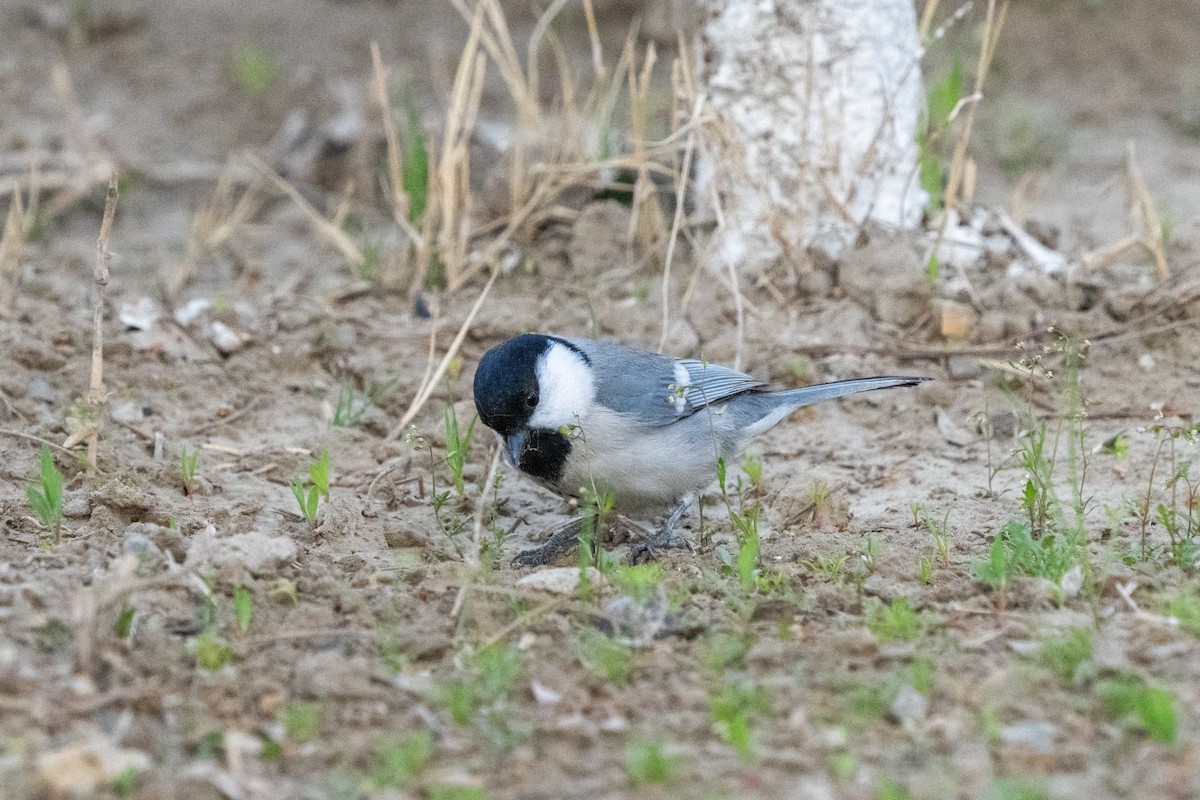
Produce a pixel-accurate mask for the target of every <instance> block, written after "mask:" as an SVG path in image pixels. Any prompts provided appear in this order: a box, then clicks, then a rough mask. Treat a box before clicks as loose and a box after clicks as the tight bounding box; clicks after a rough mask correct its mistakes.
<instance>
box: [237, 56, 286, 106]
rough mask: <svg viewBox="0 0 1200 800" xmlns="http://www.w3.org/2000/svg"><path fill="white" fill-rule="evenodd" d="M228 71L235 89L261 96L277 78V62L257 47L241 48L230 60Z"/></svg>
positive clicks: (273, 57)
mask: <svg viewBox="0 0 1200 800" xmlns="http://www.w3.org/2000/svg"><path fill="white" fill-rule="evenodd" d="M230 70H231V71H232V73H233V81H234V83H235V84H237V87H238V88H239V89H241V90H242V91H243V92H246V93H247V94H255V95H257V94H262V93H264V92H265V91H267V89H270V88H271V86H272V85H273V84H274V83H275V81H276V79H277V78H278V77H279V62H278V60H276V58H275V56H273V55H272V54H271V53H270V52H269V51H267V50H266V49H264V48H263V47H261V46H259V45H250V46H246V47H242V48H241V49H239V50H238V51H237V52H236V53H234V54H233V56H232V57H231V59H230Z"/></svg>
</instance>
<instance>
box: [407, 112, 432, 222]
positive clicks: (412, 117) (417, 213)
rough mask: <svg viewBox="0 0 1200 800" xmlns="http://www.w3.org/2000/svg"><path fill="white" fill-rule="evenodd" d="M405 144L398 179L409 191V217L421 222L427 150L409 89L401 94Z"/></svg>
mask: <svg viewBox="0 0 1200 800" xmlns="http://www.w3.org/2000/svg"><path fill="white" fill-rule="evenodd" d="M404 121H405V123H406V130H405V132H404V133H405V137H404V139H405V145H406V146H405V148H404V163H403V166H402V167H401V170H402V172H401V176H400V181H401V183H402V184H403V186H404V193H405V194H406V195H408V220H409V222H411V223H413V224H414V225H420V223H421V220H422V219H423V218H424V216H425V208H426V207H427V206H428V205H429V153H428V152H426V150H425V134H424V132H423V131H422V130H421V115H420V113H419V112H418V111H417V103H416V100H415V99H414V98H413V94H412V92H411V91H408V92H405V94H404Z"/></svg>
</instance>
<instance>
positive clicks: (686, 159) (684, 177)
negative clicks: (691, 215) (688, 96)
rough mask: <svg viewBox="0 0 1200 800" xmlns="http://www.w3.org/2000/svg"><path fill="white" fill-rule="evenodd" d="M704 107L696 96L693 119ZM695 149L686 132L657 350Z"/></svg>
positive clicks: (661, 339) (665, 324)
mask: <svg viewBox="0 0 1200 800" xmlns="http://www.w3.org/2000/svg"><path fill="white" fill-rule="evenodd" d="M703 108H704V96H703V95H701V96H700V97H698V98H696V106H695V108H694V109H693V111H692V117H693V119H694V118H696V117H698V116H699V115H700V112H701V111H702V110H703ZM695 149H696V133H695V131H694V130H693V131H691V132H690V133H688V138H687V144H686V145H685V146H684V149H683V166H682V167H681V168H680V170H679V179H678V182H677V183H676V184H675V217H674V219H673V220H672V221H671V234H670V236H669V237H668V238H667V254H666V256H665V257H664V258H663V277H662V335H661V336H660V337H659V340H658V352H660V353H661V352H662V350H663V347H665V346H666V344H667V332H668V329H669V326H670V321H671V319H670V313H671V304H670V299H671V298H670V291H671V262H672V260H673V259H674V257H675V243H676V242H677V241H679V227H680V225H682V224H683V207H684V205H685V203H684V198H686V197H687V181H688V174H689V173H690V172H691V170H692V154H693V153H694V152H695Z"/></svg>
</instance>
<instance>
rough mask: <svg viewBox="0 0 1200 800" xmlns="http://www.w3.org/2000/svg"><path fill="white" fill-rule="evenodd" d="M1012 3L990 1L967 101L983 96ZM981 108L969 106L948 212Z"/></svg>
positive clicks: (954, 163) (956, 153) (952, 174)
mask: <svg viewBox="0 0 1200 800" xmlns="http://www.w3.org/2000/svg"><path fill="white" fill-rule="evenodd" d="M1008 4H1009V0H988V6H987V16H986V18H985V19H984V23H983V42H982V44H981V45H980V47H979V61H978V63H977V65H976V67H975V89H974V91H973V92H972V93H971V97H970V98H967V100H975V99H978V98H981V97H983V85H984V83H985V82H986V81H987V76H988V72H989V71H990V70H991V68H992V59H993V58H995V55H996V46H997V45H998V44H999V43H1000V34H1001V33H1002V32H1003V30H1004V21H1005V19H1006V18H1007V17H1008ZM978 108H979V103H978V102H970V103H969V104H968V105H967V117H966V120H965V121H964V123H963V129H962V133H961V134H960V135H959V137H958V142H957V143H956V144H955V146H954V155H953V157H952V158H951V160H950V174H949V177H948V178H947V180H946V195H945V206H946V211H947V212H949V211H952V210H953V209H954V207H955V204H956V203H957V202H958V197H959V190H960V188H961V186H962V183H963V180H964V177H965V168H966V162H967V148H968V146H969V145H970V144H971V133H972V131H973V129H974V127H975V112H976V110H977V109H978ZM947 217H949V214H947Z"/></svg>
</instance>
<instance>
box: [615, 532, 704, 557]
mask: <svg viewBox="0 0 1200 800" xmlns="http://www.w3.org/2000/svg"><path fill="white" fill-rule="evenodd" d="M670 549H679V550H688V551H691V549H692V543H691V542H689V541H688V540H687V537H686V536H679V535H676V534H675V532H674V531H659V532H658V533H656V534H655V535H653V536H651V537H649V538H648V539H644V540H642V541H640V542H638V543H637V544H635V545H633V546H631V547H630V548H629V563H630V565H637V564H649V563H650V562H651V561H657V560H658V557H659V551H660V550H670Z"/></svg>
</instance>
